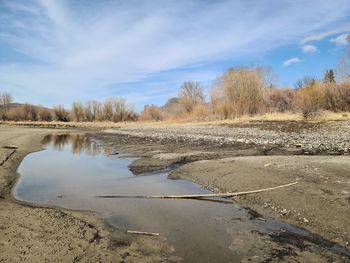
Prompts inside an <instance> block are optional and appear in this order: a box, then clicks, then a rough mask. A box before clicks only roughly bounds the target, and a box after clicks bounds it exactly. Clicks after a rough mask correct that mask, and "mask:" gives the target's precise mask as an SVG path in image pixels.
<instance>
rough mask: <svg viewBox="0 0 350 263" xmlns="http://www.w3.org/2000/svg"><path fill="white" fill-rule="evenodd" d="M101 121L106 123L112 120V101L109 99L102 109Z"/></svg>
mask: <svg viewBox="0 0 350 263" xmlns="http://www.w3.org/2000/svg"><path fill="white" fill-rule="evenodd" d="M102 115H103V119H104V120H106V121H112V118H113V101H112V100H111V99H108V100H106V101H105V102H104V103H103V107H102Z"/></svg>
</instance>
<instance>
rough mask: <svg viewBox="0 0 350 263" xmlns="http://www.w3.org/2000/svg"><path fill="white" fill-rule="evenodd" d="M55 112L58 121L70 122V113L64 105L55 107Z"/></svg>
mask: <svg viewBox="0 0 350 263" xmlns="http://www.w3.org/2000/svg"><path fill="white" fill-rule="evenodd" d="M53 111H54V116H55V119H56V120H57V121H64V122H67V121H70V116H69V111H67V110H66V109H65V108H64V107H63V106H62V105H58V106H55V107H54V108H53Z"/></svg>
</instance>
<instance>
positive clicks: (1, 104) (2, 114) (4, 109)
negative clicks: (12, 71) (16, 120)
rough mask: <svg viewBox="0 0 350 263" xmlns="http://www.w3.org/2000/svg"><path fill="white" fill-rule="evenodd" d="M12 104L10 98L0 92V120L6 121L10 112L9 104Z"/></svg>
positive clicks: (9, 95) (8, 95) (7, 94)
mask: <svg viewBox="0 0 350 263" xmlns="http://www.w3.org/2000/svg"><path fill="white" fill-rule="evenodd" d="M11 102H12V96H11V94H10V93H7V92H0V119H1V120H7V119H8V116H7V115H8V113H9V110H10V104H11Z"/></svg>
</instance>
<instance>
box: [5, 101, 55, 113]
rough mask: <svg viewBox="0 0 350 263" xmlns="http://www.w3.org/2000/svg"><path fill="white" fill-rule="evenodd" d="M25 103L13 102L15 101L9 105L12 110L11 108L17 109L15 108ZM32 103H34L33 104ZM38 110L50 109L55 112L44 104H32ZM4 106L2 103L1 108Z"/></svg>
mask: <svg viewBox="0 0 350 263" xmlns="http://www.w3.org/2000/svg"><path fill="white" fill-rule="evenodd" d="M23 105H25V104H24V103H16V102H13V103H10V105H9V108H10V110H11V109H15V108H19V107H22V106H23ZM31 105H32V104H31ZM32 106H33V107H34V108H35V109H36V110H38V111H40V110H48V111H50V112H51V113H52V112H53V110H52V109H50V108H47V107H43V106H40V105H32ZM2 108H3V106H2V105H0V110H1V109H2Z"/></svg>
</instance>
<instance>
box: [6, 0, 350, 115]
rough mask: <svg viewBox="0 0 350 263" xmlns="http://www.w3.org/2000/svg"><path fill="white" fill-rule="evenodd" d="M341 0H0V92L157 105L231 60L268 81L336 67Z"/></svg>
mask: <svg viewBox="0 0 350 263" xmlns="http://www.w3.org/2000/svg"><path fill="white" fill-rule="evenodd" d="M349 34H350V2H349V0H332V1H329V0H308V1H305V0H232V1H229V0H217V1H210V0H143V1H141V0H99V1H94V0H26V1H24V0H0V92H1V91H2V92H4V91H6V92H9V93H11V94H12V96H13V97H14V100H15V101H16V102H31V103H34V104H41V105H44V106H49V107H51V106H54V105H58V104H63V105H65V106H69V105H71V103H72V102H73V101H77V100H78V101H81V102H86V101H88V100H99V101H103V100H105V99H106V98H109V97H123V98H125V99H126V100H127V101H128V102H130V103H132V104H133V105H134V106H135V107H136V109H142V107H143V105H145V104H156V105H162V104H164V103H165V102H166V101H167V99H169V98H170V97H173V96H176V95H177V94H178V92H179V87H180V86H181V83H182V82H183V81H189V80H192V81H199V82H201V83H202V85H203V87H204V89H205V91H206V92H208V91H209V90H210V87H211V85H212V83H213V81H214V80H215V79H216V78H217V77H218V76H220V75H221V74H223V72H224V71H225V70H226V69H227V68H230V67H234V66H241V65H242V66H268V67H271V69H272V70H273V72H274V73H275V74H276V76H277V78H276V84H278V85H279V86H287V85H289V86H293V85H294V84H295V82H296V81H297V80H298V79H300V78H302V77H303V76H305V75H308V76H315V77H322V76H323V74H324V72H325V70H327V69H330V68H335V67H336V65H337V63H338V61H339V58H340V57H341V55H342V53H343V52H344V48H345V46H346V44H347V42H346V37H347V36H348V35H349Z"/></svg>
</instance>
